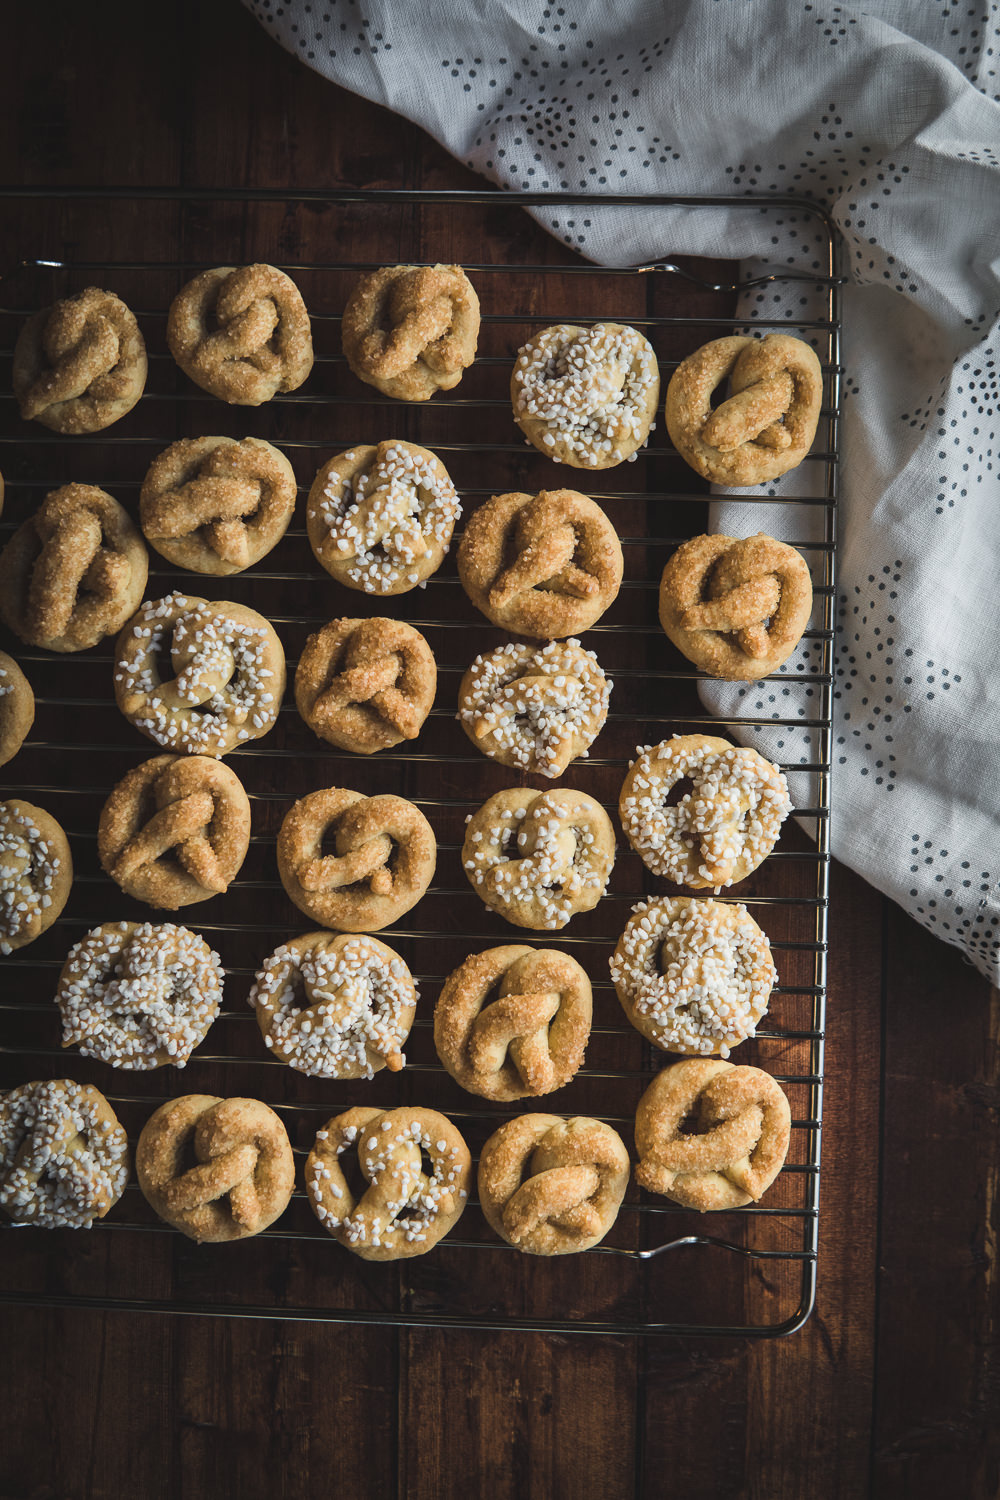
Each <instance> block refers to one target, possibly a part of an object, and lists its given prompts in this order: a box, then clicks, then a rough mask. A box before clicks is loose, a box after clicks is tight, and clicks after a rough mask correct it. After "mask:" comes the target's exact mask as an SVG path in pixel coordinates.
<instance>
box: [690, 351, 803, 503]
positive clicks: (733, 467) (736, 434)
mask: <svg viewBox="0 0 1000 1500" xmlns="http://www.w3.org/2000/svg"><path fill="white" fill-rule="evenodd" d="M727 375H728V376H729V386H730V390H731V392H732V394H731V395H730V397H729V400H728V401H724V402H723V403H722V404H721V406H716V407H715V408H714V409H713V407H712V396H713V394H714V392H715V391H716V389H717V388H718V387H719V386H720V385H721V384H722V382H723V381H724V380H725V379H726V376H727ZM822 400H823V371H822V369H821V368H820V363H819V360H818V359H817V358H816V355H815V353H814V352H813V350H812V349H811V348H810V347H809V345H808V344H805V343H803V342H802V340H801V339H796V338H791V337H790V336H789V335H788V334H786V333H769V334H766V335H765V336H764V338H761V339H758V338H725V339H714V340H713V342H712V343H710V344H705V345H704V346H703V347H702V348H701V349H698V350H696V352H695V353H694V354H689V355H688V357H687V359H685V360H683V361H682V363H681V364H679V365H678V366H677V369H676V370H675V371H674V373H673V375H672V377H671V380H670V384H669V385H668V386H667V400H666V412H665V414H666V420H667V431H668V432H669V433H670V438H671V441H672V443H673V445H674V447H675V448H676V449H677V451H678V453H679V454H680V455H681V457H682V458H683V459H685V460H686V461H687V462H688V463H689V464H690V465H691V467H692V469H695V470H696V471H697V472H698V473H699V474H702V475H704V477H705V478H706V479H711V480H713V481H714V483H716V484H722V485H727V486H730V487H732V488H736V489H740V488H742V487H743V486H745V485H751V484H763V483H765V482H766V481H767V480H769V479H777V478H778V476H779V475H780V474H786V473H787V472H788V470H789V469H794V468H795V467H796V466H797V465H798V464H800V463H801V462H802V460H803V459H804V458H805V456H806V454H807V453H808V452H809V447H810V444H811V443H812V440H813V438H814V437H815V436H816V424H817V422H818V421H819V412H820V406H821V405H822Z"/></svg>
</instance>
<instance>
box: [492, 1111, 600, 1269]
mask: <svg viewBox="0 0 1000 1500" xmlns="http://www.w3.org/2000/svg"><path fill="white" fill-rule="evenodd" d="M628 1179H629V1159H628V1152H627V1151H626V1149H625V1146H624V1144H623V1142H622V1139H621V1137H620V1136H619V1135H618V1133H617V1131H615V1130H612V1128H611V1126H610V1125H605V1124H604V1122H603V1121H602V1120H591V1119H588V1118H587V1117H586V1116H584V1115H576V1116H574V1117H573V1118H572V1119H568V1120H562V1119H560V1118H559V1116H558V1115H520V1116H518V1118H517V1119H515V1120H508V1121H507V1123H506V1124H505V1125H501V1126H500V1129H499V1130H497V1131H495V1132H494V1133H493V1135H491V1136H490V1138H489V1140H488V1141H487V1142H486V1144H485V1146H484V1147H483V1149H482V1153H481V1155H480V1158H479V1203H480V1207H481V1208H482V1210H483V1214H484V1215H485V1217H486V1221H487V1223H488V1224H489V1226H490V1228H491V1229H492V1230H494V1232H495V1233H496V1234H498V1235H499V1236H500V1238H501V1239H502V1240H506V1241H507V1243H508V1245H514V1246H515V1247H516V1248H517V1249H518V1250H521V1251H523V1252H524V1253H525V1254H526V1255H574V1254H576V1253H577V1251H580V1250H589V1249H590V1247H591V1246H592V1245H597V1244H599V1243H600V1241H601V1240H603V1238H604V1236H605V1235H606V1234H607V1232H608V1230H609V1229H610V1228H611V1226H612V1225H613V1224H614V1222H615V1219H616V1218H617V1217H618V1210H619V1208H621V1204H622V1199H623V1198H624V1196H625V1189H626V1188H627V1187H628Z"/></svg>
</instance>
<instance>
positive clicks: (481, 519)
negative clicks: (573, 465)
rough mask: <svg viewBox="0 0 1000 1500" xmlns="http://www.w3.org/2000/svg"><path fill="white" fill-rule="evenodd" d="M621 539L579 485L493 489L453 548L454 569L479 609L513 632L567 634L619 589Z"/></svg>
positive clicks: (589, 621) (596, 614)
mask: <svg viewBox="0 0 1000 1500" xmlns="http://www.w3.org/2000/svg"><path fill="white" fill-rule="evenodd" d="M623 570H624V564H623V562H622V549H621V543H620V542H619V540H618V535H617V533H616V531H615V528H614V527H613V526H612V524H611V522H610V521H609V520H608V518H607V516H606V515H605V514H604V512H603V510H601V508H600V506H599V505H597V504H595V502H594V501H593V500H590V499H588V497H587V496H586V495H581V494H580V493H579V492H578V491H577V490H542V491H541V493H540V494H538V495H525V494H521V493H511V494H508V495H494V496H493V498H492V499H491V500H487V502H486V504H485V505H481V506H480V507H479V509H478V510H477V511H475V512H474V513H473V514H472V515H471V516H470V517H469V520H468V523H467V524H466V527H465V531H464V532H463V534H462V540H461V542H460V543H459V546H458V575H459V577H460V578H461V580H462V587H463V588H464V589H465V592H466V593H467V594H468V596H469V598H470V599H471V600H472V602H473V604H474V605H475V606H476V608H477V609H478V610H481V611H482V613H483V614H484V615H485V616H486V618H487V619H488V620H492V621H493V623H494V625H500V626H502V627H503V628H504V629H505V630H511V631H515V632H516V633H517V634H518V635H531V636H560V637H561V636H567V635H575V634H576V632H577V631H582V630H587V629H589V627H590V626H591V625H593V624H595V622H596V621H597V620H599V619H600V618H601V615H603V613H604V611H605V610H606V609H607V608H608V606H609V605H610V604H612V603H613V602H614V600H615V598H616V597H617V594H618V590H619V588H620V587H621V581H622V572H623Z"/></svg>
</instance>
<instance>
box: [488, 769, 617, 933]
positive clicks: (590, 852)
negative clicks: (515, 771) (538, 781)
mask: <svg viewBox="0 0 1000 1500" xmlns="http://www.w3.org/2000/svg"><path fill="white" fill-rule="evenodd" d="M614 862H615V834H614V829H613V828H612V826H611V819H610V818H609V817H608V815H607V813H606V812H605V811H604V808H603V807H602V806H601V804H600V803H599V802H596V801H595V800H594V798H593V797H589V796H588V795H587V793H586V792H574V791H570V790H569V788H567V787H553V788H552V789H551V790H550V791H546V792H536V791H534V790H533V789H532V788H531V787H512V788H510V789H509V790H508V791H503V792H497V793H495V795H494V796H492V797H490V799H489V801H488V802H484V803H483V805H482V807H481V808H480V809H479V811H478V812H475V813H473V814H472V817H471V818H470V819H469V822H468V825H467V826H466V830H465V842H464V844H463V845H462V865H463V868H464V869H465V873H466V875H468V877H469V881H470V883H471V885H472V888H473V889H474V890H475V891H476V893H477V894H478V895H479V896H481V897H482V899H483V900H484V901H485V903H486V905H487V906H489V907H491V908H492V910H493V911H497V912H499V913H500V915H501V916H502V917H506V919H507V921H508V922H512V923H513V924H514V925H515V926H516V927H531V928H534V929H535V930H537V931H542V930H546V929H548V930H552V929H556V928H560V927H565V926H566V923H567V922H568V921H569V920H570V918H571V917H572V916H574V915H575V914H576V913H577V912H581V911H591V910H593V908H594V907H595V906H596V905H597V903H598V901H600V899H601V897H602V896H603V895H604V892H605V889H606V887H607V883H608V876H609V875H610V874H611V867H612V865H613V864H614Z"/></svg>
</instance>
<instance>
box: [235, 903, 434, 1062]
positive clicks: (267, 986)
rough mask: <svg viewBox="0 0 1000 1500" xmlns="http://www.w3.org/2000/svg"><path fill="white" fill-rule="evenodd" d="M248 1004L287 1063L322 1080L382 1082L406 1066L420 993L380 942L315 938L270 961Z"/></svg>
mask: <svg viewBox="0 0 1000 1500" xmlns="http://www.w3.org/2000/svg"><path fill="white" fill-rule="evenodd" d="M247 1004H248V1005H251V1006H253V1007H254V1009H255V1010H256V1012H257V1023H258V1025H259V1026H260V1032H261V1036H262V1037H263V1038H264V1044H265V1046H266V1047H267V1048H268V1049H269V1050H270V1053H271V1056H272V1057H276V1058H277V1059H278V1061H279V1062H283V1063H287V1064H288V1066H289V1067H290V1068H295V1069H296V1070H297V1071H298V1072H300V1073H308V1074H310V1076H312V1077H315V1078H374V1077H375V1074H376V1073H377V1072H378V1071H379V1069H380V1068H388V1069H389V1071H390V1072H392V1073H397V1072H398V1071H399V1069H400V1068H402V1067H403V1065H404V1064H405V1062H406V1058H405V1056H404V1055H403V1051H402V1048H403V1045H404V1043H405V1041H406V1038H407V1036H408V1035H409V1032H410V1027H411V1026H412V1025H413V1017H414V1015H415V1014H416V1009H417V989H416V985H415V984H414V983H413V976H412V975H411V973H410V971H409V969H408V968H407V967H406V965H405V964H404V962H403V960H402V959H401V958H400V957H399V954H398V953H394V952H393V950H392V949H391V948H389V947H388V946H387V945H386V944H385V943H382V942H379V940H378V938H374V937H369V936H367V935H363V936H358V935H355V934H348V933H341V934H340V936H339V937H335V936H334V935H333V933H332V932H307V933H305V934H304V935H303V936H302V937H297V938H291V939H290V940H289V941H288V942H287V943H282V945H281V947H280V948H276V949H275V951H274V952H273V953H272V954H270V955H269V957H267V958H265V960H264V962H263V964H262V965H261V967H260V969H259V970H258V972H257V976H256V979H255V981H254V985H253V988H252V989H251V991H250V994H249V995H248V996H247Z"/></svg>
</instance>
